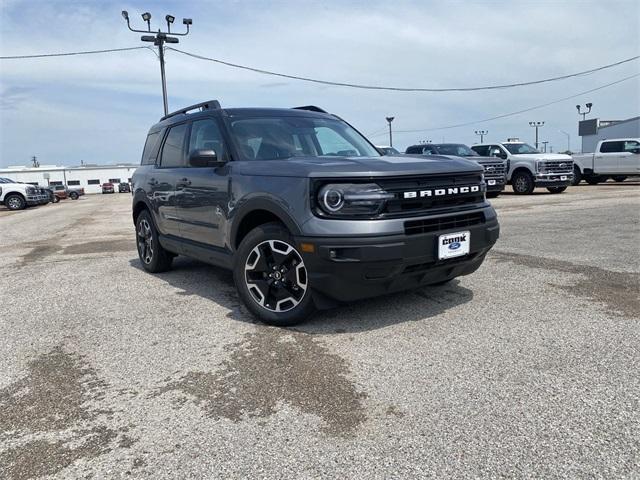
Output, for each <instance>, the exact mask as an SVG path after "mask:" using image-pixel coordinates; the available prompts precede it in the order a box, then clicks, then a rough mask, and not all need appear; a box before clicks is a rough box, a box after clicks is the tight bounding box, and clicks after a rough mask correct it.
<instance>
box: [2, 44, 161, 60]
mask: <svg viewBox="0 0 640 480" xmlns="http://www.w3.org/2000/svg"><path fill="white" fill-rule="evenodd" d="M141 48H149V47H127V48H109V49H107V50H86V51H84V52H66V53H42V54H38V55H10V56H2V57H0V60H19V59H23V58H47V57H70V56H73V55H91V54H93V53H110V52H126V51H127V50H139V49H141Z"/></svg>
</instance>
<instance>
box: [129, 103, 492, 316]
mask: <svg viewBox="0 0 640 480" xmlns="http://www.w3.org/2000/svg"><path fill="white" fill-rule="evenodd" d="M132 180H133V181H132V184H133V191H132V193H133V222H134V224H135V226H136V237H137V248H138V253H139V256H140V261H141V262H142V265H143V267H144V268H145V269H146V270H148V271H149V272H153V273H155V272H161V271H165V270H167V269H169V268H170V266H171V262H172V259H173V258H174V257H175V256H176V255H187V256H190V257H193V258H196V259H199V260H202V261H204V262H207V263H210V264H213V265H216V266H218V267H223V268H228V269H231V270H233V277H234V281H235V284H236V287H237V290H238V293H239V295H240V297H241V299H242V300H243V302H244V303H245V305H246V306H247V308H248V309H249V310H250V311H251V312H252V313H253V314H254V315H256V316H257V317H258V318H259V319H261V320H262V321H264V322H266V323H271V324H275V325H291V324H294V323H296V322H300V321H302V320H304V319H306V318H308V317H309V316H310V315H312V314H313V313H314V312H315V311H316V310H317V309H325V308H331V307H333V306H336V305H339V304H340V303H343V302H350V301H354V300H358V299H362V298H367V297H374V296H379V295H382V294H386V293H390V292H396V291H401V290H406V289H411V288H417V287H420V286H424V285H433V284H442V283H445V282H447V281H449V280H451V279H453V278H455V277H458V276H460V275H467V274H469V273H472V272H474V271H475V270H476V269H477V268H478V267H479V266H480V265H481V264H482V262H483V260H484V258H485V255H486V254H487V252H488V251H489V249H490V248H491V247H492V246H493V244H494V243H495V242H496V240H497V239H498V235H499V226H498V220H497V217H496V213H495V211H494V209H493V208H492V207H491V205H490V204H489V203H487V201H486V198H485V191H486V185H485V182H484V178H483V169H482V167H481V166H480V165H478V164H477V163H475V162H470V161H467V160H464V159H451V158H446V159H444V158H439V157H438V156H435V155H434V156H431V157H429V159H428V160H424V159H416V158H415V157H407V156H396V157H394V156H382V155H380V153H379V152H378V150H376V148H375V147H374V146H373V145H372V144H371V143H369V141H368V140H367V139H366V138H364V137H363V136H362V135H361V134H360V133H359V132H358V131H357V130H355V129H354V128H353V127H352V126H350V125H349V124H348V123H346V122H345V121H344V120H342V119H340V118H338V117H337V116H335V115H331V114H328V113H326V112H325V111H324V110H321V109H320V108H317V107H312V106H308V107H298V108H292V109H267V108H228V109H223V108H221V107H220V104H219V103H218V102H217V101H216V100H211V101H208V102H203V103H201V104H197V105H193V106H191V107H188V108H185V109H182V110H179V111H177V112H174V113H171V114H169V115H167V116H165V117H163V118H162V119H161V121H160V122H159V123H157V124H156V125H154V126H153V127H151V130H150V131H149V134H148V136H147V141H146V144H145V147H144V151H143V155H142V165H141V166H140V168H138V169H137V170H136V172H135V174H134V176H133V179H132Z"/></svg>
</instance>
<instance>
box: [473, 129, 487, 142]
mask: <svg viewBox="0 0 640 480" xmlns="http://www.w3.org/2000/svg"><path fill="white" fill-rule="evenodd" d="M487 133H489V130H476V135H479V136H480V143H484V136H485V135H486V134H487Z"/></svg>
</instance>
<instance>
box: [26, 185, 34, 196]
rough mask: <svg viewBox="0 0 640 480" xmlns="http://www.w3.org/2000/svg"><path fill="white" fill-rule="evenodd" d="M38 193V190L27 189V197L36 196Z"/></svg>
mask: <svg viewBox="0 0 640 480" xmlns="http://www.w3.org/2000/svg"><path fill="white" fill-rule="evenodd" d="M35 193H36V189H35V188H33V187H27V195H34V194H35Z"/></svg>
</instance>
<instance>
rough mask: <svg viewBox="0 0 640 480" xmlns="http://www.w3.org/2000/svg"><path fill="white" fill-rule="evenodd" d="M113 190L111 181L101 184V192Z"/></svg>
mask: <svg viewBox="0 0 640 480" xmlns="http://www.w3.org/2000/svg"><path fill="white" fill-rule="evenodd" d="M115 191H116V190H115V188H114V187H113V183H110V182H106V183H103V184H102V193H115Z"/></svg>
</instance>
